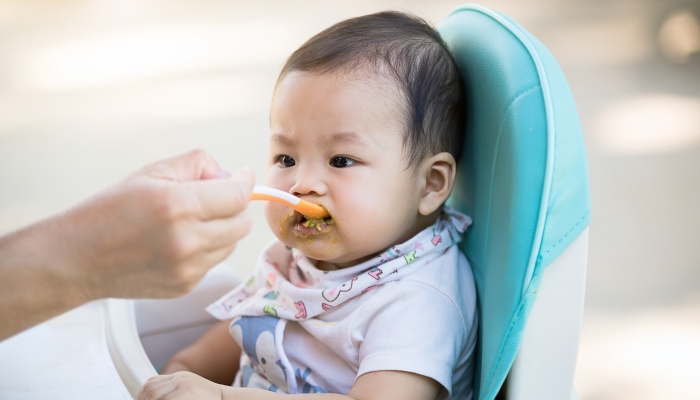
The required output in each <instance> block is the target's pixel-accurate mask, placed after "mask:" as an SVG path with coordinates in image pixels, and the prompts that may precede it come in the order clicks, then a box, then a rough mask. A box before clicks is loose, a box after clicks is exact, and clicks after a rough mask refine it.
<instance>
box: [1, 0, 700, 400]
mask: <svg viewBox="0 0 700 400" xmlns="http://www.w3.org/2000/svg"><path fill="white" fill-rule="evenodd" d="M460 3H461V2H460V1H447V0H441V1H429V2H428V1H424V2H421V1H398V0H397V1H389V0H383V1H370V0H358V1H353V2H342V3H341V2H334V3H329V2H321V1H298V2H294V3H290V2H285V1H269V2H243V1H239V2H221V1H213V0H208V1H197V2H194V1H182V0H180V1H165V0H162V1H147V2H146V1H135V0H93V1H76V0H62V1H48V0H46V1H40V0H35V1H30V2H24V1H7V0H4V1H2V2H0V60H1V62H0V234H1V233H5V232H8V231H10V230H13V229H16V228H19V227H21V226H23V225H26V224H28V223H31V222H32V221H35V220H37V219H39V218H42V217H44V216H47V215H50V214H52V213H55V212H58V211H60V210H62V209H64V208H66V207H68V206H70V205H71V204H74V203H75V202H78V201H80V200H81V199H83V198H84V197H85V196H88V195H89V194H90V193H93V192H94V191H96V190H98V189H99V188H100V187H102V186H103V185H105V184H107V183H109V182H112V181H114V180H116V179H119V178H120V177H122V176H123V175H125V174H127V173H129V172H131V171H132V170H134V169H136V168H138V167H140V166H141V165H143V164H145V163H148V162H150V161H153V160H157V159H160V158H163V157H167V156H171V155H175V154H178V153H181V152H184V151H187V150H189V149H191V148H194V147H199V148H204V149H206V150H207V151H209V152H210V153H212V154H213V155H214V156H215V157H216V159H217V160H219V161H220V162H221V164H222V165H223V166H224V167H225V168H228V169H230V170H234V169H236V168H238V167H240V166H243V165H251V166H253V167H254V168H255V170H256V172H257V173H258V177H259V178H258V182H263V181H264V178H263V176H264V175H263V174H264V161H263V160H264V157H263V155H264V154H265V152H266V142H267V117H268V104H269V101H270V97H271V91H272V88H273V85H274V82H275V79H276V75H277V72H278V70H279V68H280V67H281V65H282V63H283V61H284V59H285V57H286V56H287V55H288V54H289V53H291V52H292V51H293V50H294V49H295V48H296V47H298V46H299V45H300V44H301V43H303V42H304V41H305V40H306V39H308V38H309V37H310V36H312V35H313V34H315V33H317V32H318V31H320V30H322V29H323V28H325V27H327V26H329V25H331V24H333V23H335V22H337V21H339V20H342V19H345V18H348V17H352V16H357V15H361V14H366V13H370V12H375V11H379V10H384V9H388V8H392V9H401V10H409V11H411V12H414V13H416V14H418V15H420V16H423V17H425V18H426V19H428V20H429V21H432V22H433V23H436V24H437V23H439V22H440V21H441V20H442V19H443V18H444V17H445V16H446V15H447V13H448V12H449V11H450V10H452V9H453V8H455V7H456V6H457V5H459V4H460ZM480 3H481V4H483V5H486V6H489V7H491V8H494V9H496V10H499V11H502V12H504V13H506V14H508V15H510V16H511V17H513V18H514V19H515V20H517V21H518V22H519V23H520V24H521V25H523V26H524V27H525V28H527V29H528V30H530V31H531V32H532V33H533V34H534V35H535V36H537V37H538V38H539V39H540V40H541V41H542V42H543V43H544V44H545V45H546V46H548V47H549V48H550V50H551V51H552V53H553V54H554V55H555V57H556V58H557V59H558V60H559V62H560V63H561V65H562V68H563V69H564V72H565V74H566V76H567V78H568V80H569V83H570V85H571V88H572V91H573V94H574V97H575V99H576V101H577V105H578V108H579V112H580V115H581V120H582V124H583V130H584V134H585V135H586V142H587V150H588V157H589V164H590V174H591V190H592V197H593V207H594V214H593V223H592V225H591V248H590V263H589V270H588V271H589V272H588V286H587V298H586V311H585V316H584V330H583V336H582V342H581V351H580V356H579V365H578V369H577V379H576V385H577V388H578V390H579V393H580V395H581V398H582V399H584V400H599V399H613V398H614V399H635V400H640V399H641V400H644V399H661V398H674V399H697V398H700V388H698V386H697V385H693V384H691V382H692V381H694V378H695V377H696V376H698V375H700V268H698V267H699V266H700V246H698V245H697V244H696V243H695V242H696V241H697V240H698V238H700V207H698V205H699V204H700V24H698V22H697V21H698V18H700V3H698V2H697V1H682V0H672V1H665V2H661V1H613V2H610V1H602V0H598V1H596V0H587V1H573V0H568V1H567V0H533V1H529V2H527V3H525V2H518V1H515V0H513V1H505V0H503V1H482V2H480ZM251 208H252V211H253V213H254V218H255V222H254V228H253V232H252V234H251V235H250V236H248V237H247V238H246V239H244V240H243V241H242V242H241V243H240V245H239V249H238V250H237V251H236V253H235V254H234V255H232V257H231V260H230V261H231V262H232V263H233V264H234V265H235V268H236V269H237V270H238V271H239V272H240V273H241V274H246V273H247V272H249V271H250V270H251V268H252V266H253V264H254V261H255V259H256V255H257V252H258V251H259V249H260V248H261V246H262V245H264V244H265V243H267V242H268V241H270V240H272V235H271V234H270V233H269V232H268V230H267V226H266V224H265V222H264V218H263V216H262V208H261V206H260V205H259V204H253V205H252V206H251ZM695 379H696V378H695Z"/></svg>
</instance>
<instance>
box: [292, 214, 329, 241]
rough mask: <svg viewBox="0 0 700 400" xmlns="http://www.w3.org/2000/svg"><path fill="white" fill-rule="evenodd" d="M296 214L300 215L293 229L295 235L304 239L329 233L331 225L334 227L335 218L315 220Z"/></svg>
mask: <svg viewBox="0 0 700 400" xmlns="http://www.w3.org/2000/svg"><path fill="white" fill-rule="evenodd" d="M296 214H298V215H297V220H296V223H295V224H294V228H293V229H294V233H296V234H297V235H300V236H303V237H306V236H309V235H316V234H319V233H327V232H328V231H330V230H331V225H333V217H327V218H314V217H307V216H305V215H302V214H300V213H296Z"/></svg>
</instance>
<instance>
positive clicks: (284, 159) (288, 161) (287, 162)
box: [277, 154, 296, 168]
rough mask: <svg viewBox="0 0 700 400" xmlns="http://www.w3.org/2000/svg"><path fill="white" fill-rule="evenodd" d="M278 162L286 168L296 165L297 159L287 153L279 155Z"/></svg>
mask: <svg viewBox="0 0 700 400" xmlns="http://www.w3.org/2000/svg"><path fill="white" fill-rule="evenodd" d="M277 162H278V163H280V164H281V165H282V166H283V167H285V168H288V167H293V166H295V165H296V161H294V159H293V158H292V157H291V156H288V155H285V154H282V155H279V156H277Z"/></svg>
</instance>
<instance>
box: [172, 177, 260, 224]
mask: <svg viewBox="0 0 700 400" xmlns="http://www.w3.org/2000/svg"><path fill="white" fill-rule="evenodd" d="M254 183H255V173H254V172H253V170H252V169H251V168H249V167H245V168H242V169H240V170H238V171H236V173H234V174H233V176H232V177H231V178H229V179H210V180H206V181H198V182H187V183H185V184H183V185H182V187H181V190H183V191H185V193H183V195H192V196H194V199H193V201H195V202H196V203H197V216H198V217H199V218H200V219H202V220H204V221H208V220H212V219H217V218H227V217H232V216H235V215H236V214H238V213H240V212H241V211H243V210H244V209H245V208H246V207H247V206H248V203H249V202H250V194H251V192H252V191H253V185H254Z"/></svg>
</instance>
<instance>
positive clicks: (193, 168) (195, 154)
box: [144, 149, 230, 182]
mask: <svg viewBox="0 0 700 400" xmlns="http://www.w3.org/2000/svg"><path fill="white" fill-rule="evenodd" d="M144 170H145V171H146V173H147V174H148V175H150V176H152V177H154V178H160V179H168V180H172V181H177V182H184V181H197V180H201V179H212V178H223V177H227V176H229V175H230V174H228V172H226V171H223V170H222V169H221V167H219V164H218V163H217V162H216V160H214V158H213V157H212V156H211V155H209V153H207V152H206V151H204V150H201V149H197V150H192V151H190V152H187V153H185V154H180V155H178V156H175V157H172V158H168V159H165V160H162V161H158V162H156V163H153V164H151V165H149V166H147V167H145V168H144Z"/></svg>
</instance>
